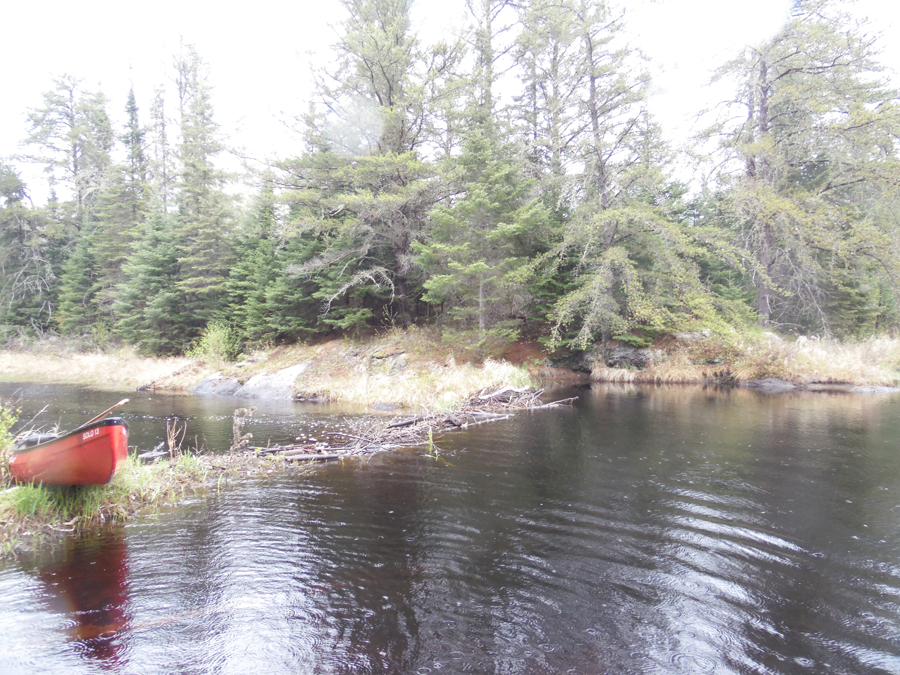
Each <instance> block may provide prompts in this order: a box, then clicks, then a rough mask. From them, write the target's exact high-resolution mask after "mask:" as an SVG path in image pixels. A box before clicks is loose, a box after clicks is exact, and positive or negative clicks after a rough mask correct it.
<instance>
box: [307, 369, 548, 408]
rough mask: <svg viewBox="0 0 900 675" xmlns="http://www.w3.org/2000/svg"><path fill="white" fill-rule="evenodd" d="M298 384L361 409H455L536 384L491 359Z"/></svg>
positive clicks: (324, 376)
mask: <svg viewBox="0 0 900 675" xmlns="http://www.w3.org/2000/svg"><path fill="white" fill-rule="evenodd" d="M299 384H300V385H301V386H302V387H303V388H304V389H309V390H312V391H315V392H316V393H317V394H318V395H319V397H320V398H326V399H329V400H335V401H344V402H347V403H357V404H362V405H371V404H373V403H378V402H391V403H397V404H400V405H403V406H406V407H410V408H427V409H435V408H437V409H441V410H451V409H453V408H455V407H458V406H459V405H460V404H461V403H463V402H464V401H467V400H468V399H470V398H471V397H472V396H474V395H475V394H477V393H478V392H480V391H483V390H485V389H496V388H500V387H504V386H514V387H523V386H531V385H533V380H532V378H531V376H530V375H529V374H528V372H527V370H525V369H524V368H519V367H517V366H514V365H512V364H510V363H507V362H505V361H494V360H491V359H488V360H487V361H485V362H484V364H483V365H473V364H468V363H466V364H457V363H456V362H455V361H454V360H453V359H452V358H451V359H448V360H447V361H444V362H433V361H432V362H426V363H419V364H416V366H415V367H410V368H407V369H406V370H404V371H402V372H400V373H398V374H395V375H388V374H371V373H367V372H366V371H365V370H364V369H359V370H352V369H351V370H349V371H347V372H344V373H342V374H336V373H334V372H333V371H332V372H331V373H328V374H322V375H319V376H318V377H317V376H313V377H310V378H308V379H307V378H302V381H301V382H300V383H299Z"/></svg>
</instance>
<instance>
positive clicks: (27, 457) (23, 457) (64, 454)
mask: <svg viewBox="0 0 900 675" xmlns="http://www.w3.org/2000/svg"><path fill="white" fill-rule="evenodd" d="M127 456H128V425H127V424H125V420H123V419H122V418H121V417H108V418H106V419H103V420H100V421H99V422H92V423H90V424H85V425H84V426H83V427H78V428H77V429H75V431H70V432H69V433H67V434H64V435H63V436H50V435H34V436H29V437H28V438H25V439H24V440H22V441H21V442H20V443H19V444H18V445H17V446H16V447H15V448H13V451H12V456H11V457H10V460H9V471H10V473H11V474H12V476H13V478H15V479H16V480H19V481H22V482H26V483H30V482H35V483H44V484H46V485H103V484H104V483H108V482H109V481H110V479H111V478H112V477H113V476H114V475H115V473H116V468H117V467H118V466H119V463H120V462H122V461H123V460H124V459H125V458H126V457H127Z"/></svg>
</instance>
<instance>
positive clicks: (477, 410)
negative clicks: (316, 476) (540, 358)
mask: <svg viewBox="0 0 900 675" xmlns="http://www.w3.org/2000/svg"><path fill="white" fill-rule="evenodd" d="M543 393H544V390H543V389H533V388H528V387H522V388H517V387H504V388H502V389H498V390H496V391H493V392H479V393H478V394H476V395H474V396H472V397H471V398H470V399H469V400H468V401H466V402H465V403H464V404H463V405H462V406H461V407H460V408H459V409H457V410H454V411H452V412H446V411H442V412H430V411H426V412H423V413H421V414H419V415H416V416H413V417H407V418H403V419H396V418H395V419H393V420H391V421H388V422H376V423H373V422H372V421H371V420H366V421H365V422H361V423H360V424H359V425H358V426H357V428H355V429H353V431H354V433H352V434H351V433H343V432H331V434H330V435H331V437H332V438H331V439H330V440H328V441H320V442H317V443H306V444H296V445H294V444H289V445H273V446H268V447H252V446H249V440H250V436H249V434H246V435H243V436H242V435H241V434H240V425H241V424H242V422H243V420H244V419H246V418H247V417H249V416H250V415H252V413H253V409H251V408H241V409H238V410H236V411H235V417H234V438H235V443H234V445H233V447H232V450H236V449H239V448H243V447H247V448H248V449H249V450H251V451H253V452H254V453H255V454H257V455H260V456H269V455H275V456H279V457H282V458H284V459H285V460H287V461H291V462H306V461H321V460H331V459H342V458H346V457H353V456H358V455H366V454H372V453H375V452H382V451H385V450H391V449H394V448H403V447H420V446H423V445H433V439H434V436H435V435H438V434H442V433H446V432H449V431H456V430H459V429H467V428H469V427H472V426H477V425H479V424H488V423H491V422H499V421H501V420H507V419H510V418H511V417H512V415H513V414H514V413H516V412H517V411H525V410H528V411H532V410H543V409H547V408H559V407H562V406H567V405H571V404H572V403H573V402H574V401H576V400H577V398H578V397H577V396H576V397H572V398H566V399H560V400H557V401H552V402H549V403H542V402H541V400H540V397H541V395H542V394H543ZM248 446H249V447H248Z"/></svg>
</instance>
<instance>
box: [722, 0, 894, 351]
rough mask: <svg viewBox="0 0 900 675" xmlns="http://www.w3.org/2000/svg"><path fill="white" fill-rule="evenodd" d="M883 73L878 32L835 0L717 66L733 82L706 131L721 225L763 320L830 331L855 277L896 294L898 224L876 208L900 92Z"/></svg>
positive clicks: (890, 158) (796, 14)
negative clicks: (715, 149)
mask: <svg viewBox="0 0 900 675" xmlns="http://www.w3.org/2000/svg"><path fill="white" fill-rule="evenodd" d="M882 72H883V71H882V69H881V67H880V65H879V64H878V63H877V61H876V60H875V49H874V40H873V39H872V38H870V37H867V36H866V35H865V34H864V33H862V31H861V30H860V28H859V27H858V26H857V25H856V24H855V22H854V21H852V20H851V19H850V18H849V17H848V16H847V15H846V14H845V13H844V11H843V8H842V7H841V6H840V5H839V3H836V2H832V1H831V0H803V1H802V2H798V3H796V4H795V6H794V11H793V15H792V18H791V20H790V21H789V22H788V23H787V24H786V25H785V26H784V28H783V29H782V30H781V31H779V32H778V34H776V35H775V36H774V37H772V38H771V39H769V40H767V41H765V42H764V43H762V44H760V45H756V46H753V47H747V48H746V49H744V51H743V52H742V53H741V54H740V56H739V57H738V58H736V59H734V60H733V61H731V62H729V63H728V64H726V65H725V66H724V67H723V68H722V69H721V71H720V76H721V77H727V78H732V79H735V80H736V81H738V82H739V86H740V89H739V91H738V92H737V96H736V97H735V100H734V102H733V103H731V104H729V105H727V106H725V114H726V115H729V117H728V118H726V119H723V121H722V122H721V123H719V124H718V125H716V126H715V127H714V128H713V129H711V130H710V131H709V132H708V133H707V137H708V138H712V137H716V138H719V139H721V146H720V150H719V153H718V154H719V156H718V158H717V160H718V161H719V162H720V163H722V164H723V165H724V166H726V168H727V169H728V170H730V172H728V173H726V172H723V173H722V174H720V177H719V185H720V186H721V188H722V189H723V190H725V192H726V194H727V199H726V202H725V212H724V216H725V220H724V221H723V225H725V226H727V227H728V228H729V231H728V233H729V234H731V235H732V236H731V238H730V240H729V241H728V243H729V244H730V245H732V246H734V247H736V248H737V249H738V250H740V251H741V252H742V253H743V265H744V266H745V268H746V269H747V270H748V271H749V273H750V277H749V278H750V280H751V281H752V284H753V287H754V288H755V291H756V301H755V304H756V310H757V313H758V317H759V323H760V325H762V326H769V325H780V326H783V327H788V326H792V327H795V328H799V329H812V330H816V329H818V330H820V331H822V332H824V333H826V334H828V333H831V332H832V325H833V324H834V322H835V318H836V316H839V315H840V314H841V313H842V312H843V311H845V310H847V309H849V308H850V307H851V306H852V305H853V303H855V302H857V301H858V300H859V298H858V297H857V296H856V293H855V292H854V293H850V292H849V291H850V287H851V286H848V281H850V279H851V278H853V279H854V280H853V281H852V283H851V285H857V287H858V288H862V287H863V286H864V285H868V284H869V283H870V280H871V281H874V282H875V284H874V286H871V287H872V288H873V289H874V288H875V287H877V286H879V285H881V284H882V283H883V284H884V287H886V288H891V289H893V292H894V293H895V292H896V289H897V287H896V283H895V282H894V281H892V280H893V279H897V278H898V273H900V259H898V258H896V257H895V256H893V255H884V254H883V253H882V252H886V251H890V250H891V249H892V247H893V246H894V242H896V240H897V232H896V228H895V225H894V223H895V222H896V221H895V219H894V218H892V217H887V218H885V217H883V213H879V210H878V209H877V207H876V206H875V205H876V204H877V203H878V201H879V200H880V199H881V196H882V195H883V194H885V191H886V190H887V191H890V190H893V185H894V184H895V183H896V175H897V171H898V163H897V156H896V150H895V146H896V140H897V128H898V127H897V121H898V119H900V116H898V108H897V95H896V94H895V92H893V91H892V90H890V89H888V88H887V87H886V85H885V82H884V80H883V78H882V76H881V73H882ZM863 270H866V271H865V272H863ZM860 274H863V277H865V276H867V275H869V274H871V275H873V276H871V277H870V279H865V278H860V276H859V275H860ZM879 280H880V281H879ZM860 284H862V285H860ZM842 289H843V290H842ZM873 293H874V291H873ZM841 295H845V299H844V300H841ZM873 297H874V296H873Z"/></svg>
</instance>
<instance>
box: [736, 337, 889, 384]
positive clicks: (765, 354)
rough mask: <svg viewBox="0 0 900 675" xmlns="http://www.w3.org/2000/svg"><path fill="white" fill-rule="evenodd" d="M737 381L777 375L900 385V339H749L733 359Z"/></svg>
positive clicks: (810, 380) (813, 380)
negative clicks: (737, 358)
mask: <svg viewBox="0 0 900 675" xmlns="http://www.w3.org/2000/svg"><path fill="white" fill-rule="evenodd" d="M733 375H734V379H735V381H737V382H746V381H750V380H757V379H761V378H763V377H778V378H780V379H783V380H789V381H792V382H798V383H802V384H816V383H826V384H856V385H884V386H895V385H897V384H900V340H898V339H896V338H887V337H876V338H868V339H866V340H862V341H860V342H843V341H841V340H836V339H829V338H815V337H813V338H808V337H799V338H797V340H796V341H794V342H785V341H782V340H779V339H772V338H771V337H769V338H763V339H761V340H757V341H756V342H753V343H748V344H747V347H746V349H744V350H743V356H742V357H741V358H740V359H739V360H738V361H737V362H736V363H735V364H734V367H733Z"/></svg>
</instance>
